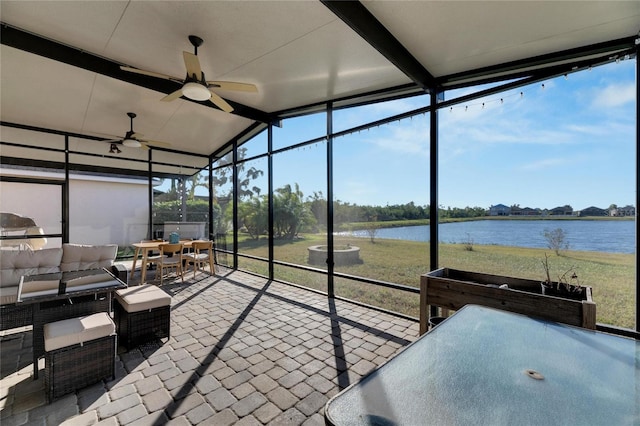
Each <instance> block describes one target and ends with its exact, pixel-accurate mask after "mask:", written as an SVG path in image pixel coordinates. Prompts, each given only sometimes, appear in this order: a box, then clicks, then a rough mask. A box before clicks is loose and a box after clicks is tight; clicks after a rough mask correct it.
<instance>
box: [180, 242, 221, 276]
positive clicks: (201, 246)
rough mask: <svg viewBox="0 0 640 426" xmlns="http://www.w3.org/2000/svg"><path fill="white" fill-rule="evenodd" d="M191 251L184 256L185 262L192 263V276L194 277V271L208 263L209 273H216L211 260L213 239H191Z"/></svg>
mask: <svg viewBox="0 0 640 426" xmlns="http://www.w3.org/2000/svg"><path fill="white" fill-rule="evenodd" d="M191 248H192V251H191V252H189V253H187V254H185V255H184V258H185V260H186V262H187V263H193V277H194V278H195V277H196V271H197V270H198V269H202V267H203V266H205V265H207V264H209V271H210V273H211V275H215V274H216V270H215V266H214V261H213V241H193V242H192V243H191Z"/></svg>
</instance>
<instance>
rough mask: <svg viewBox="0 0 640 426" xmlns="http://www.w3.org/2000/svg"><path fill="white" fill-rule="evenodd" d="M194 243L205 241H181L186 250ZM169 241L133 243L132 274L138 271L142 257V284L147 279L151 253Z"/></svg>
mask: <svg viewBox="0 0 640 426" xmlns="http://www.w3.org/2000/svg"><path fill="white" fill-rule="evenodd" d="M194 241H204V240H180V243H181V244H182V246H183V247H184V248H185V249H190V248H191V244H192V243H193V242H194ZM168 243H169V241H162V240H157V241H141V242H137V243H132V244H131V246H132V247H133V248H134V253H133V265H131V272H132V273H133V272H134V271H135V270H136V264H137V263H138V258H139V257H140V256H142V258H141V259H140V261H141V263H142V268H141V271H140V283H144V282H145V281H146V279H147V263H148V259H149V253H152V252H154V251H158V250H159V248H160V245H161V244H168Z"/></svg>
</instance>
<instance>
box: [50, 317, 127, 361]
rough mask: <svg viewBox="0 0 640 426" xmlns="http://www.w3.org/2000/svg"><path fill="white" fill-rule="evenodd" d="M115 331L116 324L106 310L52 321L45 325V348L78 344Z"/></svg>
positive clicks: (52, 348) (51, 349) (58, 347)
mask: <svg viewBox="0 0 640 426" xmlns="http://www.w3.org/2000/svg"><path fill="white" fill-rule="evenodd" d="M115 332H116V325H115V323H114V322H113V320H112V319H111V317H110V316H109V314H108V313H106V312H99V313H97V314H91V315H87V316H84V317H78V318H71V319H66V320H62V321H56V322H52V323H49V324H45V325H44V350H45V351H47V352H49V351H53V350H55V349H60V348H64V347H67V346H71V345H77V344H79V343H84V342H88V341H90V340H94V339H99V338H100V337H106V336H111V335H112V334H115Z"/></svg>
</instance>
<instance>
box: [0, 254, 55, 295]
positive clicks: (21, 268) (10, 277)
mask: <svg viewBox="0 0 640 426" xmlns="http://www.w3.org/2000/svg"><path fill="white" fill-rule="evenodd" d="M61 259H62V248H59V247H58V248H50V249H42V250H0V287H10V286H17V285H18V284H19V283H20V278H21V277H22V276H23V275H35V274H47V273H51V272H60V260H61Z"/></svg>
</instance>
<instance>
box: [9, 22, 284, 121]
mask: <svg viewBox="0 0 640 426" xmlns="http://www.w3.org/2000/svg"><path fill="white" fill-rule="evenodd" d="M0 42H1V43H2V44H4V45H6V46H10V47H13V48H15V49H19V50H23V51H25V52H29V53H33V54H35V55H39V56H43V57H45V58H49V59H53V60H54V61H58V62H63V63H65V64H68V65H72V66H75V67H78V68H82V69H85V70H87V71H91V72H95V73H98V74H102V75H105V76H107V77H111V78H115V79H117V80H121V81H124V82H127V83H130V84H134V85H136V86H140V87H144V88H147V89H151V90H154V91H156V92H160V93H165V94H169V93H173V92H175V91H176V90H178V89H179V88H180V87H182V86H181V84H180V83H177V82H175V81H170V80H164V79H161V78H154V77H149V76H144V75H140V74H135V73H131V72H128V71H123V70H121V69H120V66H121V65H128V64H121V63H118V62H115V61H112V60H110V59H106V58H103V57H100V56H97V55H94V54H92V53H89V52H85V51H83V50H80V49H77V48H75V47H71V46H67V45H64V44H60V43H58V42H56V41H53V40H50V39H46V38H43V37H40V36H38V35H36V34H33V33H29V32H26V31H22V30H20V29H17V28H14V27H11V26H9V25H7V24H5V23H1V24H0ZM182 99H184V100H187V101H190V102H195V103H198V104H201V105H203V106H206V107H209V108H213V109H216V110H219V108H218V107H217V106H215V105H214V104H213V103H211V102H209V101H204V102H199V101H193V100H191V99H187V98H185V97H183V98H182ZM225 100H226V101H227V102H228V103H229V105H231V106H232V107H233V109H234V110H233V111H232V112H231V114H235V115H238V116H241V117H244V118H248V119H250V120H255V121H260V122H263V123H271V122H272V121H276V120H277V119H275V118H274V117H272V116H271V115H270V114H268V113H266V112H264V111H260V110H258V109H255V108H252V107H250V106H246V105H243V104H240V103H237V102H233V101H231V100H228V99H225Z"/></svg>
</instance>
